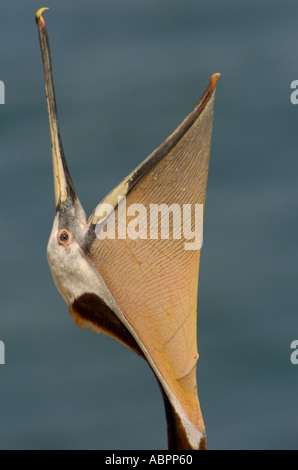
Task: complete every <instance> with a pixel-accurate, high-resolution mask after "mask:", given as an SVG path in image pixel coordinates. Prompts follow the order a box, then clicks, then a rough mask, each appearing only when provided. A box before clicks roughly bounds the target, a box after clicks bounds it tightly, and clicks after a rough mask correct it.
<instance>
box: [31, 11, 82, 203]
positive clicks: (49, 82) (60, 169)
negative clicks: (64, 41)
mask: <svg viewBox="0 0 298 470" xmlns="http://www.w3.org/2000/svg"><path fill="white" fill-rule="evenodd" d="M44 10H48V8H40V9H39V10H38V11H37V13H36V15H35V20H36V24H37V28H38V35H39V42H40V48H41V55H42V62H43V71H44V80H45V89H46V96H47V106H48V114H49V123H50V135H51V144H52V160H53V173H54V193H55V206H56V211H58V210H59V208H60V207H61V205H63V204H64V203H65V202H66V201H71V202H72V204H74V203H75V201H76V199H77V196H76V193H75V189H74V185H73V182H72V179H71V176H70V173H69V171H68V168H67V164H66V160H65V156H64V151H63V146H62V141H61V137H60V131H59V123H58V114H57V106H56V98H55V89H54V81H53V71H52V62H51V54H50V45H49V39H48V33H47V30H46V27H45V22H44V19H43V17H42V13H43V11H44Z"/></svg>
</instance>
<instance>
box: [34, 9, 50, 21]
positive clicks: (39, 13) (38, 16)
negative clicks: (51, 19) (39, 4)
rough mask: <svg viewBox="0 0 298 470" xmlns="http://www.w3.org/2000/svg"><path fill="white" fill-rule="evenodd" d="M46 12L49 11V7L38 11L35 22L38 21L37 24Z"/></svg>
mask: <svg viewBox="0 0 298 470" xmlns="http://www.w3.org/2000/svg"><path fill="white" fill-rule="evenodd" d="M45 10H49V7H43V8H40V9H39V10H37V12H36V14H35V20H36V23H38V21H39V20H40V18H42V16H41V15H42V13H43V12H44V11H45Z"/></svg>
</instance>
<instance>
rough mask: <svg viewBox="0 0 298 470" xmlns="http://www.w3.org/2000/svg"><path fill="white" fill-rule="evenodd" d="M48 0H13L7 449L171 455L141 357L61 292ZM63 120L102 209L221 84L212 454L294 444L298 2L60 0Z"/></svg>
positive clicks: (207, 272)
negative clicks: (91, 323) (56, 279)
mask: <svg viewBox="0 0 298 470" xmlns="http://www.w3.org/2000/svg"><path fill="white" fill-rule="evenodd" d="M41 6H43V5H42V4H40V3H39V2H37V1H33V0H27V1H26V2H24V1H20V0H15V1H12V0H10V1H8V0H2V2H1V8H0V39H1V40H0V64H1V67H0V79H1V80H2V81H4V83H5V98H6V104H5V105H1V106H0V120H1V125H0V198H1V231H0V263H1V264H0V266H1V272H0V275H1V283H0V286H1V287H0V288H1V293H0V340H2V341H4V343H5V347H6V364H5V365H2V366H0V448H1V449H165V448H166V446H167V439H166V423H165V417H164V410H163V403H162V398H161V395H160V391H159V389H158V386H157V384H156V382H155V379H154V377H153V374H152V372H151V371H150V369H149V367H147V366H146V364H145V363H144V361H142V360H141V359H140V358H138V357H137V356H136V355H135V354H133V353H132V352H130V351H129V350H128V349H126V348H125V347H124V346H122V345H121V344H118V343H117V342H116V341H114V340H112V339H110V338H108V337H104V336H103V335H100V336H97V335H94V334H93V333H90V332H82V331H80V330H79V329H78V328H77V327H76V326H75V325H74V324H73V323H72V321H71V319H70V316H69V314H68V313H67V307H66V305H65V304H64V301H63V299H62V298H61V297H60V295H59V294H58V292H57V291H56V288H55V286H54V284H53V281H52V278H51V275H50V271H49V268H48V264H47V260H46V245H47V240H48V236H49V233H50V230H51V225H52V220H53V217H54V197H53V182H52V167H51V151H50V140H49V130H48V121H47V113H46V101H45V93H44V85H43V74H42V65H41V58H40V50H39V44H38V38H37V31H36V26H35V23H34V14H35V11H36V10H37V9H38V8H40V7H41ZM46 6H49V7H50V11H49V12H46V13H45V15H44V16H45V18H46V22H47V28H48V31H49V35H50V40H51V49H52V56H53V65H54V76H55V85H56V93H57V102H58V110H59V117H60V127H61V132H62V138H63V142H64V149H65V153H66V156H67V158H68V162H69V167H70V170H71V173H72V176H73V180H74V183H75V186H76V190H77V192H78V194H79V197H80V200H81V202H82V203H83V205H84V207H85V209H86V212H87V214H90V212H91V211H92V210H93V209H94V207H95V206H96V204H97V203H98V202H99V201H100V200H101V199H102V198H103V197H104V196H105V195H106V194H107V193H108V192H109V191H110V190H111V189H112V188H113V187H114V186H115V185H116V184H118V182H119V181H120V180H121V179H122V178H123V177H125V176H126V175H127V174H128V173H129V172H130V171H131V170H132V169H133V168H135V166H136V165H137V164H139V162H140V161H141V160H142V159H144V158H145V157H146V156H147V155H148V154H149V153H150V152H151V151H152V150H153V149H154V148H155V147H157V146H158V145H159V144H160V142H161V141H162V140H164V138H165V137H167V136H168V135H169V134H170V133H171V132H172V131H173V129H174V128H175V127H176V126H177V125H178V124H179V123H180V121H181V120H182V119H183V118H184V117H185V115H186V114H187V113H188V112H189V111H190V109H191V108H192V107H193V106H194V104H195V103H196V101H198V99H199V98H200V96H201V94H202V92H203V90H204V89H205V87H206V85H207V83H208V80H209V77H210V75H211V74H212V73H214V72H221V74H222V76H221V78H220V81H219V82H218V86H217V94H216V103H215V119H214V128H213V141H212V151H211V166H210V172H209V182H208V193H207V204H206V214H205V224H204V246H203V251H202V257H201V266H200V282H199V302H198V316H199V332H198V338H199V341H198V349H199V353H200V360H199V366H198V391H199V397H200V402H201V406H202V409H203V414H204V418H205V423H206V428H207V436H208V444H209V448H210V449H285V448H291V449H297V448H298V442H297V441H298V437H297V436H298V432H297V431H298V366H294V365H292V364H291V362H290V354H291V349H290V344H291V342H292V341H293V340H295V339H298V318H297V274H298V273H297V265H298V263H297V261H298V260H297V229H298V224H297V148H298V142H297V131H298V126H297V123H298V106H294V105H292V104H291V102H290V94H291V90H290V84H291V82H292V81H293V80H296V79H298V30H297V25H298V4H297V2H295V1H290V0H285V1H283V2H281V1H276V0H275V1H274V0H272V1H270V2H268V1H263V2H260V1H256V0H250V1H248V0H247V1H236V0H235V1H232V0H227V1H225V2H222V1H219V0H211V1H210V0H209V1H205V0H197V1H190V0H183V1H182V0H179V1H178V0H158V1H157V0H141V1H140V0H138V1H136V0H126V1H125V2H124V1H121V0H109V1H108V0H102V1H100V2H98V1H95V0H94V1H91V0H85V1H84V2H82V1H77V0H72V2H70V1H68V2H67V1H59V2H58V1H48V2H47V5H46Z"/></svg>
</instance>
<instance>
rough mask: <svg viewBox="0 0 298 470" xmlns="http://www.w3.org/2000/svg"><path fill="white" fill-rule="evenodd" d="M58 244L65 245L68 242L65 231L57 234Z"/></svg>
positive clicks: (67, 235) (67, 234)
mask: <svg viewBox="0 0 298 470" xmlns="http://www.w3.org/2000/svg"><path fill="white" fill-rule="evenodd" d="M57 238H58V242H59V243H60V245H63V244H65V243H67V242H68V240H69V233H68V231H67V230H61V231H60V232H59V233H58V236H57Z"/></svg>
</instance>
